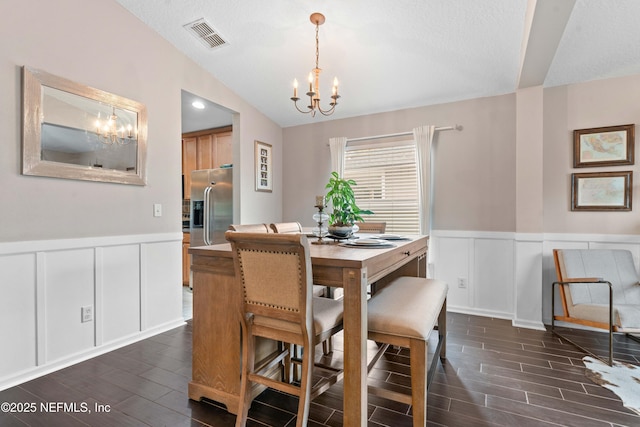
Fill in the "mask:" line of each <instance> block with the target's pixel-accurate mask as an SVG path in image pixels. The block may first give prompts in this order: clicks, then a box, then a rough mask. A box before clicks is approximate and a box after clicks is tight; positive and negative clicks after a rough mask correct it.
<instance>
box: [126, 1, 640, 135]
mask: <svg viewBox="0 0 640 427" xmlns="http://www.w3.org/2000/svg"><path fill="white" fill-rule="evenodd" d="M117 1H118V2H119V3H120V4H121V5H123V6H124V7H125V8H127V9H128V10H129V11H131V13H133V14H134V15H136V16H137V17H138V18H139V19H140V20H142V21H143V22H144V23H146V24H147V25H148V26H149V27H151V28H153V29H154V30H155V31H157V32H158V33H159V34H160V35H161V36H162V37H164V38H165V39H167V40H168V41H169V42H170V43H172V44H173V45H174V46H176V47H177V48H178V49H179V50H181V51H182V52H184V53H185V54H186V55H187V56H188V57H190V58H191V59H193V60H194V61H195V62H197V63H198V64H200V65H201V66H202V67H204V68H205V69H207V70H208V71H209V72H210V73H211V74H212V75H214V76H215V77H216V78H217V79H219V80H220V81H222V82H223V83H224V84H225V85H227V86H228V87H230V88H231V89H232V90H233V91H234V92H236V93H237V94H238V95H240V96H241V97H242V98H244V99H245V100H247V101H248V102H249V103H250V104H252V105H253V106H254V107H256V108H257V109H258V110H260V111H262V112H263V113H264V114H265V115H267V116H268V117H270V118H271V119H272V120H274V121H275V122H276V123H278V124H280V125H281V126H283V127H287V126H294V125H300V124H306V123H311V122H314V121H319V120H327V119H339V118H346V117H353V116H359V115H365V114H371V113H376V112H383V111H392V110H397V109H402V108H410V107H417V106H424V105H432V104H439V103H445V102H452V101H458V100H463V99H471V98H478V97H484V96H493V95H499V94H504V93H512V92H514V91H516V90H517V89H518V88H520V87H527V86H536V85H544V86H556V85H562V84H569V83H576V82H582V81H588V80H595V79H601V78H608V77H617V76H623V75H628V74H640V43H638V42H639V41H640V25H638V18H639V17H640V1H637V0H616V1H615V2H614V1H602V0H538V1H535V0H446V1H443V0H394V1H390V0H349V1H340V2H338V1H331V0H313V1H311V0H308V1H300V0H270V1H264V0H243V1H233V0H163V1H150V0H117ZM313 12H321V13H323V14H324V15H325V16H326V22H325V24H324V25H322V26H321V27H320V34H319V37H320V64H319V65H320V68H322V69H323V74H322V75H321V87H320V91H321V93H323V94H324V97H323V99H324V100H325V103H326V101H327V99H328V97H327V95H328V94H329V92H330V88H331V82H332V81H333V77H334V76H337V77H338V79H339V81H340V95H341V96H342V98H341V99H340V104H339V105H338V107H337V109H336V113H335V114H334V115H333V116H331V117H328V118H324V117H319V116H316V117H315V118H312V117H310V116H309V115H303V114H300V113H298V112H297V111H296V110H295V108H294V106H293V103H292V102H291V100H290V99H289V98H290V97H291V96H292V92H293V89H292V82H293V79H294V78H297V79H298V81H300V82H301V88H304V82H305V81H306V76H307V75H308V74H309V71H310V70H311V69H312V68H313V67H314V62H315V28H314V25H313V24H311V23H310V21H309V15H311V13H313ZM200 18H204V19H205V20H206V21H207V22H208V23H209V24H210V25H211V26H212V27H213V28H214V29H215V30H217V31H218V32H219V34H220V35H221V36H222V37H223V38H224V39H225V41H226V42H227V45H226V46H223V47H220V48H217V49H213V50H210V49H208V48H207V47H205V46H204V45H203V44H202V43H201V42H200V41H198V40H197V39H196V38H195V37H194V36H193V35H192V34H191V33H189V32H188V31H187V30H185V29H184V28H183V26H184V25H185V24H188V23H191V22H193V21H196V20H197V19H200ZM300 92H303V90H301V91H300ZM303 105H306V103H303ZM226 114H228V112H227V113H226Z"/></svg>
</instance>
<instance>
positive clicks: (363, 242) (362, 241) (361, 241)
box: [349, 239, 387, 246]
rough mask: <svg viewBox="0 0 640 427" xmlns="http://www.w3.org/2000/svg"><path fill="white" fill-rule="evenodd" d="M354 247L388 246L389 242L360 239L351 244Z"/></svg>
mask: <svg viewBox="0 0 640 427" xmlns="http://www.w3.org/2000/svg"><path fill="white" fill-rule="evenodd" d="M349 243H350V244H352V245H360V246H369V245H386V244H387V242H386V241H384V240H380V239H358V240H354V241H353V242H349Z"/></svg>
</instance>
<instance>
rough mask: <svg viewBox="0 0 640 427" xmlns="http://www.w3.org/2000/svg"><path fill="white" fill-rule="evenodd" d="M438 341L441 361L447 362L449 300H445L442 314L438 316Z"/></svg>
mask: <svg viewBox="0 0 640 427" xmlns="http://www.w3.org/2000/svg"><path fill="white" fill-rule="evenodd" d="M438 340H439V342H441V343H442V344H441V345H440V360H441V361H443V362H444V361H445V359H446V358H447V299H446V298H445V299H444V303H442V308H441V309H440V314H439V315H438Z"/></svg>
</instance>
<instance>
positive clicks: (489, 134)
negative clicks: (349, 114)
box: [283, 94, 516, 231]
mask: <svg viewBox="0 0 640 427" xmlns="http://www.w3.org/2000/svg"><path fill="white" fill-rule="evenodd" d="M515 100H516V98H515V94H510V95H504V96H496V97H489V98H480V99H473V100H469V101H461V102H454V103H449V104H441V105H436V106H427V107H421V108H413V109H408V110H400V111H393V112H388V113H381V114H372V115H369V116H362V117H354V118H350V119H343V120H333V121H330V122H320V123H316V124H312V125H304V126H296V127H290V128H286V129H284V153H283V161H284V165H285V170H284V183H283V189H284V205H283V216H284V219H285V220H292V221H293V220H295V221H300V222H301V223H303V224H305V225H313V220H312V219H311V216H312V215H313V212H314V208H313V204H314V199H313V195H315V194H324V192H325V190H324V185H325V183H326V182H327V180H328V177H329V174H330V172H331V160H330V155H329V147H328V146H327V144H328V142H329V138H331V137H334V136H346V137H349V138H357V137H363V136H372V135H385V134H390V133H395V132H405V131H410V130H411V129H412V128H414V127H417V126H420V125H424V124H429V125H431V124H433V125H436V126H451V125H454V124H459V125H462V126H463V127H464V129H463V130H462V131H461V132H457V131H444V132H439V133H438V136H437V140H436V142H435V144H434V152H435V155H434V162H435V164H434V168H435V174H436V177H435V188H434V195H433V200H434V204H435V205H434V206H435V212H434V218H433V228H434V229H446V230H476V231H514V230H515V163H514V158H515V148H516V145H515V140H516V120H515V117H516V116H515V112H516V108H515V102H516V101H515ZM345 102H347V101H345Z"/></svg>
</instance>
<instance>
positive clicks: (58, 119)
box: [22, 66, 147, 185]
mask: <svg viewBox="0 0 640 427" xmlns="http://www.w3.org/2000/svg"><path fill="white" fill-rule="evenodd" d="M22 92H23V100H22V102H23V104H22V109H23V110H22V112H23V114H22V115H23V132H22V174H23V175H37V176H47V177H54V178H66V179H81V180H88V181H103V182H114V183H120V184H135V185H145V184H146V174H145V164H146V150H147V110H146V108H145V106H144V105H143V104H141V103H139V102H136V101H132V100H130V99H127V98H123V97H121V96H117V95H114V94H111V93H108V92H105V91H103V90H100V89H95V88H92V87H89V86H85V85H82V84H79V83H75V82H72V81H70V80H67V79H64V78H62V77H58V76H54V75H52V74H49V73H46V72H44V71H41V70H36V69H34V68H30V67H26V66H25V67H23V91H22Z"/></svg>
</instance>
